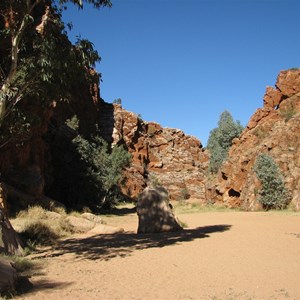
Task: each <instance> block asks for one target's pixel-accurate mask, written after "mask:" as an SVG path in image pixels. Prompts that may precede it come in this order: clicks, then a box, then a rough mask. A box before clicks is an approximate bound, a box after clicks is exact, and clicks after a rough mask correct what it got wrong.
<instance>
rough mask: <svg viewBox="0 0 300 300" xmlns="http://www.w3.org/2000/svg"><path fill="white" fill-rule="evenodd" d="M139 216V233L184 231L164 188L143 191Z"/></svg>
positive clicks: (139, 201)
mask: <svg viewBox="0 0 300 300" xmlns="http://www.w3.org/2000/svg"><path fill="white" fill-rule="evenodd" d="M137 214H138V217H139V225H138V230H137V232H138V233H159V232H172V231H180V230H182V227H181V226H180V225H179V223H178V221H177V220H176V217H175V215H174V214H173V212H172V209H171V207H170V205H169V200H168V192H167V190H166V189H164V188H163V187H158V188H156V189H150V188H146V189H145V190H144V191H143V193H142V194H141V195H140V196H139V198H138V202H137Z"/></svg>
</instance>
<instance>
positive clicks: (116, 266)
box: [17, 212, 300, 300]
mask: <svg viewBox="0 0 300 300" xmlns="http://www.w3.org/2000/svg"><path fill="white" fill-rule="evenodd" d="M179 218H180V219H181V220H182V221H184V222H185V223H187V224H188V226H189V228H188V229H186V230H185V231H183V232H181V233H176V234H163V235H160V234H154V235H137V234H136V233H135V231H136V227H137V217H136V215H134V214H130V215H126V216H119V217H112V218H109V219H108V223H109V224H110V225H116V226H120V225H121V226H122V227H123V228H124V229H125V233H124V234H115V235H102V236H83V235H82V236H78V237H76V238H72V239H68V240H66V241H64V242H62V243H61V244H59V245H58V247H57V248H56V249H55V250H53V251H44V252H41V253H40V254H38V255H37V256H38V257H40V258H42V259H43V261H44V270H43V272H44V274H42V275H38V276H35V277H33V278H32V279H31V281H32V283H33V284H34V289H33V290H31V291H30V292H29V293H27V294H25V295H23V296H20V297H17V298H18V299H39V300H41V299H47V300H48V299H49V300H51V299H103V300H104V299H156V300H158V299H300V214H297V215H296V214H283V213H281V214H279V213H244V212H222V213H221V212H214V213H194V214H183V215H179Z"/></svg>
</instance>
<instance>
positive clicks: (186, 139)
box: [100, 104, 208, 200]
mask: <svg viewBox="0 0 300 300" xmlns="http://www.w3.org/2000/svg"><path fill="white" fill-rule="evenodd" d="M106 110H107V111H110V112H111V113H112V115H111V119H110V122H109V123H110V124H113V128H112V135H111V136H109V137H107V138H111V142H112V144H113V145H114V144H123V145H124V146H125V147H126V149H128V151H129V152H130V153H131V154H132V164H131V167H130V168H128V169H127V170H126V171H125V177H126V182H125V185H124V186H123V187H122V190H123V193H124V194H126V195H128V196H130V197H133V198H136V197H137V196H138V194H139V193H141V192H142V191H143V189H144V188H145V187H146V186H147V185H148V184H161V185H163V186H164V187H166V188H167V189H168V191H169V196H170V198H171V199H176V200H179V199H184V198H186V199H187V198H189V197H193V198H197V199H202V200H204V199H205V171H206V169H207V166H208V155H207V153H206V152H205V151H204V149H203V147H202V145H201V142H200V141H199V140H198V139H196V138H195V137H192V136H189V135H186V134H185V133H184V132H183V131H182V130H179V129H173V128H164V127H162V126H161V125H159V124H157V123H154V122H146V121H143V120H142V119H141V118H139V117H138V116H137V115H136V114H134V113H132V112H129V111H126V110H125V109H123V108H122V106H121V105H118V104H113V105H110V104H106ZM107 119H108V118H107V116H106V117H103V116H102V120H107ZM107 128H108V127H107V122H103V123H102V126H101V127H100V131H102V132H105V130H107ZM109 132H111V130H109Z"/></svg>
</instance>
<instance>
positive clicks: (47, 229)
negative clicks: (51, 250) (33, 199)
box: [12, 206, 73, 247]
mask: <svg viewBox="0 0 300 300" xmlns="http://www.w3.org/2000/svg"><path fill="white" fill-rule="evenodd" d="M66 216H67V215H66V213H65V212H63V211H61V212H60V213H57V212H50V211H46V210H45V209H43V208H41V207H39V206H34V207H30V208H28V210H26V211H21V212H20V213H19V214H18V215H17V217H16V218H15V219H14V220H12V223H13V226H14V228H15V229H16V231H17V232H18V233H19V234H20V235H21V237H22V238H23V239H24V240H25V243H26V244H27V245H28V246H29V247H32V246H35V245H49V244H53V243H54V242H55V241H56V240H57V239H59V238H62V237H65V236H69V235H70V234H71V233H73V227H72V226H71V224H70V223H69V222H68V220H67V219H66Z"/></svg>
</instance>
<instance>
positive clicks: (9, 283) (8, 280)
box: [0, 258, 18, 294]
mask: <svg viewBox="0 0 300 300" xmlns="http://www.w3.org/2000/svg"><path fill="white" fill-rule="evenodd" d="M17 279H18V276H17V271H16V269H15V268H14V267H13V266H12V263H11V262H9V261H7V260H4V259H2V258H0V294H1V293H5V292H11V293H13V292H14V291H15V289H16V284H17Z"/></svg>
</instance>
